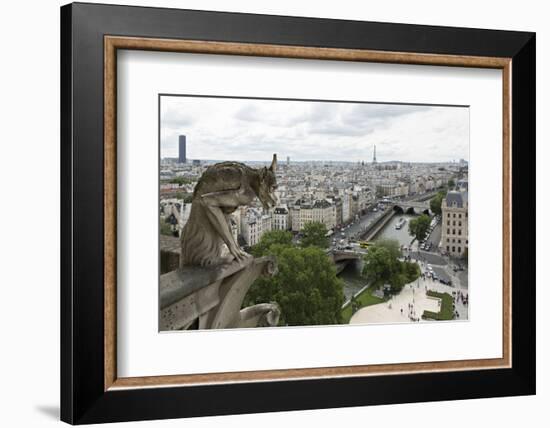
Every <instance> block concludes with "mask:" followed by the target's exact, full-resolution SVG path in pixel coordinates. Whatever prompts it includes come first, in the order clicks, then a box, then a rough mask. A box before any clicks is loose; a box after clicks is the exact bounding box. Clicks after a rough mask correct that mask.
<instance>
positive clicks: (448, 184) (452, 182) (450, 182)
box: [447, 178, 455, 189]
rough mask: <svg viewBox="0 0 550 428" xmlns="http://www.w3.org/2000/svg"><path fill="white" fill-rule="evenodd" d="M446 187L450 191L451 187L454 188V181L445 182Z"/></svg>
mask: <svg viewBox="0 0 550 428" xmlns="http://www.w3.org/2000/svg"><path fill="white" fill-rule="evenodd" d="M447 187H448V188H449V189H452V188H453V187H455V181H454V180H453V179H452V178H451V179H450V180H449V181H448V182H447Z"/></svg>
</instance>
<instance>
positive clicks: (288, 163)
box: [286, 156, 290, 166]
mask: <svg viewBox="0 0 550 428" xmlns="http://www.w3.org/2000/svg"><path fill="white" fill-rule="evenodd" d="M286 166H290V156H287V157H286Z"/></svg>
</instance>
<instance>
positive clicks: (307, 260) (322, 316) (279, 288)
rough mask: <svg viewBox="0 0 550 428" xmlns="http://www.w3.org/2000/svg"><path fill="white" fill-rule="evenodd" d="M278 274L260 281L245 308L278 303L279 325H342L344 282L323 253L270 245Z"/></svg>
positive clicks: (252, 289) (318, 249)
mask: <svg viewBox="0 0 550 428" xmlns="http://www.w3.org/2000/svg"><path fill="white" fill-rule="evenodd" d="M268 253H269V254H271V255H274V256H275V257H276V258H277V267H278V273H277V274H276V275H275V276H273V277H271V278H265V277H262V278H259V279H257V280H256V281H255V282H254V284H252V287H251V288H250V290H249V291H248V293H247V295H246V297H245V301H244V306H249V305H254V304H258V303H266V302H277V303H278V304H279V306H280V307H281V317H280V319H279V324H280V325H290V326H299V325H327V324H339V323H341V322H342V309H341V308H342V304H343V302H344V292H343V282H342V281H341V280H340V279H339V278H338V277H337V276H336V269H335V267H334V265H333V263H332V262H331V261H330V260H329V258H328V257H327V255H326V254H325V253H324V251H323V250H322V249H320V248H317V247H315V246H311V247H307V248H299V247H295V246H290V245H283V244H273V245H271V246H270V247H269V250H268Z"/></svg>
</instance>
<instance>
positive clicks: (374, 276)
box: [363, 240, 400, 286]
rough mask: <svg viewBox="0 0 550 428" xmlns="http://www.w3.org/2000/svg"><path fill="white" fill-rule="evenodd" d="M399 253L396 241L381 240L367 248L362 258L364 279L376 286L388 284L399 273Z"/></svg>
mask: <svg viewBox="0 0 550 428" xmlns="http://www.w3.org/2000/svg"><path fill="white" fill-rule="evenodd" d="M399 253H400V252H399V244H398V243H397V241H393V242H392V241H391V240H382V241H378V242H376V243H375V244H374V245H372V246H371V247H369V250H368V252H367V254H366V255H365V258H364V260H365V264H364V267H363V275H364V276H365V278H367V280H369V281H370V282H372V283H373V284H375V285H376V286H378V285H383V284H387V283H389V282H390V280H391V278H392V277H393V276H394V275H395V274H396V273H397V272H398V271H399V260H398V257H399Z"/></svg>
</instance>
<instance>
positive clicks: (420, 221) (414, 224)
mask: <svg viewBox="0 0 550 428" xmlns="http://www.w3.org/2000/svg"><path fill="white" fill-rule="evenodd" d="M430 222H431V220H430V216H428V215H426V214H422V215H421V216H419V217H417V218H413V219H412V220H411V221H409V235H411V236H414V237H415V238H416V239H417V240H418V241H422V240H423V239H424V238H425V237H426V233H427V232H428V228H429V227H430Z"/></svg>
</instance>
